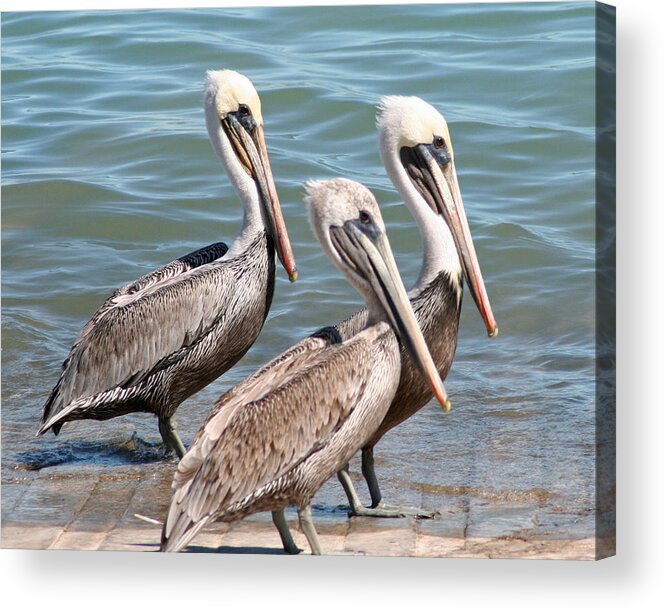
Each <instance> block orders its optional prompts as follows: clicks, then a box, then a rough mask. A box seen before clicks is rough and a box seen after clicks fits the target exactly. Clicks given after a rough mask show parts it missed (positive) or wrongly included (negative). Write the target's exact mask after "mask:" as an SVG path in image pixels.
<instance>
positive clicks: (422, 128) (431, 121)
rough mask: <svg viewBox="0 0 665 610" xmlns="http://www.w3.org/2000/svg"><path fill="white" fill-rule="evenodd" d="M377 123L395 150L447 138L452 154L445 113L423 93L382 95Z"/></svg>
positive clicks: (383, 135)
mask: <svg viewBox="0 0 665 610" xmlns="http://www.w3.org/2000/svg"><path fill="white" fill-rule="evenodd" d="M376 124H377V127H378V129H379V132H380V133H381V134H382V137H384V138H386V140H387V142H389V143H390V145H391V147H392V148H393V150H400V149H401V148H403V147H407V148H412V147H414V146H417V145H418V144H430V143H432V142H433V141H434V139H435V138H437V137H439V138H443V139H444V141H445V143H446V146H447V147H448V150H449V152H450V155H451V158H452V152H453V147H452V143H451V141H450V133H449V131H448V124H447V123H446V120H445V119H444V118H443V116H441V113H440V112H439V111H438V110H436V109H435V108H434V107H432V106H430V105H429V104H428V103H427V102H425V101H424V100H421V99H420V98H419V97H405V96H400V95H390V96H387V97H384V98H382V99H381V102H380V104H379V107H378V114H377V119H376Z"/></svg>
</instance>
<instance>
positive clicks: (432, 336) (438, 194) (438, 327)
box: [335, 96, 498, 517]
mask: <svg viewBox="0 0 665 610" xmlns="http://www.w3.org/2000/svg"><path fill="white" fill-rule="evenodd" d="M377 127H378V130H379V149H380V154H381V160H382V161H383V164H384V166H385V168H386V172H387V173H388V176H389V178H390V180H391V181H392V183H393V184H394V185H395V187H396V188H397V190H398V191H399V193H400V195H401V196H402V198H403V199H404V202H405V203H406V205H407V207H408V208H409V210H410V212H411V214H412V215H413V217H414V218H415V220H416V223H417V224H418V228H419V230H420V233H421V235H422V241H423V249H424V252H423V262H422V266H421V270H420V275H419V277H418V279H417V281H416V283H415V285H414V286H413V288H412V289H411V290H410V291H409V298H410V301H411V306H412V308H413V311H414V312H415V315H416V319H417V321H418V324H419V326H420V328H421V329H422V332H423V335H424V337H425V340H426V342H427V345H428V347H429V351H430V353H431V355H432V357H433V359H434V362H435V364H436V368H437V371H438V373H439V375H440V377H441V379H445V378H446V376H447V375H448V371H449V370H450V366H451V364H452V362H453V358H454V356H455V349H456V347H457V332H458V328H459V319H460V312H461V308H462V288H463V280H464V279H466V283H467V285H468V287H469V290H470V292H471V295H472V296H473V299H474V301H475V303H476V306H477V307H478V310H479V311H480V314H481V316H482V318H483V320H484V322H485V326H486V329H487V333H488V336H489V337H492V338H494V337H496V336H497V335H498V327H497V325H496V322H495V320H494V315H493V313H492V308H491V306H490V302H489V298H488V296H487V291H486V289H485V283H484V281H483V277H482V274H481V271H480V265H479V263H478V257H477V255H476V251H475V247H474V245H473V240H472V238H471V231H470V230H469V224H468V222H467V219H466V213H465V211H464V204H463V202H462V196H461V193H460V188H459V184H458V181H457V173H456V171H455V159H454V154H453V146H452V142H451V138H450V133H449V130H448V124H447V123H446V121H445V119H444V118H443V116H442V115H441V114H440V113H439V112H438V111H437V110H436V109H435V108H434V107H432V106H431V105H430V104H428V103H427V102H425V101H423V100H422V99H420V98H418V97H402V96H388V97H384V98H383V99H382V100H381V103H380V104H379V111H378V117H377ZM366 317H367V312H366V310H361V311H359V312H357V313H356V314H354V315H352V316H351V317H350V318H347V319H346V320H344V321H343V322H341V323H340V324H338V325H337V326H336V327H335V330H337V332H338V333H339V335H340V336H341V338H342V339H343V340H347V339H348V338H349V337H352V336H353V335H354V334H355V333H356V332H358V330H359V329H360V328H362V327H363V325H364V324H365V320H366ZM403 351H404V350H403ZM431 398H432V392H431V391H430V388H429V387H428V385H427V384H426V383H424V382H423V380H422V378H421V376H420V374H419V372H418V369H417V367H416V366H415V365H414V362H413V361H412V360H411V359H410V358H409V357H408V356H406V355H405V354H403V357H402V371H401V376H400V380H399V387H398V389H397V392H396V394H395V397H394V398H393V401H392V403H391V405H390V408H389V409H388V412H387V414H386V416H385V417H384V419H383V421H382V422H381V424H380V425H379V426H378V427H377V429H376V430H375V431H374V432H373V433H372V434H371V436H370V437H369V438H368V439H367V441H366V442H365V444H364V445H363V447H362V459H361V465H362V466H361V467H362V473H363V476H364V478H365V480H366V482H367V486H368V489H369V492H370V497H371V506H370V507H365V506H363V504H362V503H361V501H360V499H359V498H358V495H357V493H356V491H355V489H354V486H353V483H352V481H351V478H350V476H349V474H348V467H347V468H345V469H342V470H341V471H340V472H339V473H338V477H339V479H340V482H341V483H342V486H343V487H344V490H345V492H346V495H347V498H348V500H349V505H350V512H351V514H352V515H357V516H374V517H400V516H406V515H414V516H418V517H431V516H433V515H434V514H435V513H430V512H428V511H422V510H420V509H414V508H408V507H400V506H390V505H386V504H385V503H383V501H382V496H381V489H380V487H379V483H378V479H377V477H376V473H375V470H374V447H375V445H376V444H377V443H378V442H379V440H381V438H382V437H383V435H384V434H385V433H386V432H388V431H389V430H392V429H393V428H394V427H395V426H397V425H398V424H400V423H402V422H403V421H404V420H406V419H407V418H409V417H411V416H412V415H414V414H415V413H416V412H417V411H419V410H420V409H421V408H422V407H424V406H425V405H426V404H427V403H428V402H429V401H430V399H431Z"/></svg>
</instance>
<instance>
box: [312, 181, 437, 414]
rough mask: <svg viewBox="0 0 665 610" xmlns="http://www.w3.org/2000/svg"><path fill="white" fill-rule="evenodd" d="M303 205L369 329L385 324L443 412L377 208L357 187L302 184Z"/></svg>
mask: <svg viewBox="0 0 665 610" xmlns="http://www.w3.org/2000/svg"><path fill="white" fill-rule="evenodd" d="M305 189H306V193H307V194H306V197H305V201H306V202H307V204H308V205H309V218H310V223H311V225H312V229H313V230H314V233H315V234H316V236H317V237H318V239H319V241H320V242H321V245H322V246H323V249H324V251H325V253H326V254H327V255H328V257H329V258H330V259H331V260H332V261H333V262H334V263H335V265H336V266H337V267H338V268H339V269H340V270H341V271H342V272H343V273H344V274H345V275H346V276H347V277H348V279H349V281H350V282H351V283H352V284H353V285H354V286H355V287H356V288H357V289H358V290H359V291H360V292H361V293H362V294H363V296H364V297H365V300H366V301H367V308H368V313H369V316H368V320H369V324H373V323H375V322H377V321H378V320H381V319H385V320H388V321H389V322H390V324H391V325H392V327H393V329H394V330H395V332H396V333H397V335H398V337H399V338H400V339H401V341H402V342H403V343H404V344H405V345H406V347H407V349H408V350H409V352H410V353H411V355H412V357H413V358H414V361H415V362H416V363H417V365H418V366H419V367H420V370H421V371H422V372H423V374H424V375H425V377H426V378H427V379H428V381H429V382H430V385H431V386H432V390H433V391H434V394H435V395H436V396H437V398H438V399H439V401H440V402H441V404H442V405H444V407H445V408H446V409H449V408H450V403H449V402H448V399H447V397H446V392H445V389H444V387H443V383H442V382H441V379H440V377H439V374H438V372H437V370H436V367H435V366H434V362H433V361H432V357H431V356H430V353H429V350H428V348H427V344H426V343H425V339H424V338H423V335H422V332H421V331H420V328H419V326H418V322H417V321H416V317H415V315H414V313H413V310H412V309H411V303H410V302H409V297H408V296H407V294H406V289H405V288H404V284H403V283H402V279H401V278H400V275H399V271H398V270H397V265H396V264H395V259H394V258H393V254H392V251H391V249H390V244H389V242H388V238H387V236H386V228H385V225H384V223H383V218H381V212H380V211H379V205H378V204H377V202H376V199H375V198H374V196H373V195H372V193H370V192H369V190H367V188H365V187H364V186H363V185H362V184H358V183H357V182H353V181H351V180H346V179H343V178H337V179H334V180H322V181H316V182H308V183H307V184H306V185H305Z"/></svg>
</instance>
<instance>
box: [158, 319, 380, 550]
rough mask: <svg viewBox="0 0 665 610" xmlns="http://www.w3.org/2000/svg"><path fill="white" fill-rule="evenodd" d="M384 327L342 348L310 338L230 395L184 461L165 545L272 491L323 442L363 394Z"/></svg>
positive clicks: (175, 545)
mask: <svg viewBox="0 0 665 610" xmlns="http://www.w3.org/2000/svg"><path fill="white" fill-rule="evenodd" d="M381 326H382V331H383V332H385V330H386V329H387V326H385V325H381ZM379 332H381V331H380V330H379V329H377V327H373V328H372V329H369V330H367V331H365V332H363V333H360V334H359V335H357V336H356V337H354V338H353V339H352V340H350V341H348V342H346V343H343V344H338V345H330V344H329V342H328V341H326V340H325V339H321V338H312V337H310V338H308V339H306V340H305V341H303V342H301V343H300V344H298V345H297V346H295V348H292V350H289V352H287V353H285V354H283V355H282V356H280V357H278V358H277V359H276V360H275V361H273V362H274V363H275V364H274V366H271V365H273V363H271V364H269V365H267V366H266V367H264V368H263V369H262V371H260V372H259V373H257V374H255V375H253V376H251V377H250V378H248V379H247V380H246V381H245V382H242V383H241V384H239V385H238V386H237V387H236V388H234V389H233V390H231V391H230V392H228V393H227V394H225V395H224V396H223V397H222V401H223V404H222V405H220V404H219V403H218V405H216V406H215V413H214V415H212V417H210V418H209V419H208V421H207V422H206V424H205V425H204V427H203V428H202V429H201V431H200V432H199V434H198V436H197V438H196V440H195V442H194V443H193V444H192V447H191V448H190V450H189V451H188V452H187V454H186V455H185V456H184V458H183V459H182V460H181V461H180V463H179V464H178V470H177V472H176V475H175V478H174V481H173V498H172V500H171V507H170V510H169V513H168V517H167V519H166V522H165V525H164V530H163V533H162V536H163V539H162V548H164V549H165V550H178V549H179V548H182V547H183V546H185V545H186V544H187V542H188V541H189V540H190V539H191V538H192V537H193V535H194V534H195V533H196V532H197V531H198V530H199V529H200V527H201V526H202V525H203V524H205V523H206V522H208V521H209V520H211V519H215V518H218V517H220V516H223V515H224V513H225V512H233V511H234V510H237V508H238V507H240V506H242V505H243V504H244V503H251V502H252V500H253V499H255V498H258V497H260V496H261V495H262V494H269V493H270V491H271V489H274V488H275V486H277V485H279V481H280V478H281V477H284V476H286V475H287V474H288V473H289V471H290V470H291V469H293V468H294V467H295V466H297V465H298V464H300V463H301V462H302V461H303V460H304V459H306V458H307V457H308V456H309V455H311V454H312V453H313V452H315V451H317V450H318V449H319V448H320V447H322V446H324V445H325V444H326V442H327V441H328V439H329V438H330V436H331V435H332V434H333V433H334V432H335V430H337V429H338V428H339V426H341V425H342V423H343V422H344V421H345V420H346V418H348V417H349V416H350V414H351V413H352V411H353V409H354V408H355V407H356V405H357V404H358V402H359V399H360V397H361V396H362V395H363V393H364V392H365V383H366V380H367V379H368V378H369V377H370V373H371V369H372V367H373V366H375V365H376V362H377V361H379V360H380V359H379V358H377V354H376V353H375V350H377V349H381V347H380V345H379V344H380V342H379V341H375V339H376V336H377V333H379Z"/></svg>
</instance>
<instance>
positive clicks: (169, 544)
mask: <svg viewBox="0 0 665 610" xmlns="http://www.w3.org/2000/svg"><path fill="white" fill-rule="evenodd" d="M306 190H307V196H306V201H307V202H308V204H309V210H310V223H311V224H312V228H313V229H314V232H315V233H316V235H317V237H318V239H319V241H320V242H321V245H322V246H323V249H324V251H325V252H326V254H327V256H328V257H329V258H330V259H331V260H332V261H333V263H334V264H335V265H336V266H337V267H338V268H339V269H340V270H341V271H342V272H343V273H344V274H345V275H346V277H347V278H348V280H349V282H350V283H351V284H352V285H353V286H354V287H355V288H357V289H358V290H359V291H360V292H361V293H362V294H363V295H364V297H365V300H366V303H367V311H368V315H367V323H366V325H365V328H364V329H363V330H362V331H360V332H358V333H356V334H355V335H354V336H353V337H351V338H350V339H349V340H348V341H345V342H343V343H331V342H330V341H329V340H326V339H325V338H321V337H309V338H307V339H305V340H303V341H301V342H300V343H298V344H296V345H295V346H294V347H292V348H290V349H289V350H287V351H286V352H284V353H283V354H281V355H280V356H278V357H277V358H276V359H274V360H273V361H272V362H270V363H269V364H267V365H266V366H265V367H263V368H262V369H260V370H259V371H258V372H256V373H255V374H253V375H251V376H250V377H248V378H247V379H246V380H245V381H243V382H241V383H240V384H239V385H237V386H236V387H235V388H232V389H231V390H229V391H228V392H227V393H226V394H224V395H223V396H222V397H221V398H220V399H219V400H218V402H217V403H216V404H215V406H214V407H213V409H212V411H211V412H210V414H209V416H208V418H207V420H206V422H205V423H204V425H203V427H202V428H201V430H199V432H198V434H197V436H196V439H195V440H194V442H193V443H192V446H191V447H190V449H189V451H188V452H187V454H186V455H185V457H184V458H183V459H182V460H181V461H180V463H179V464H178V468H177V471H176V474H175V477H174V480H173V485H172V490H173V495H172V499H171V504H170V508H169V510H168V514H167V517H166V520H165V522H164V526H163V529H162V541H161V547H160V548H161V550H162V551H178V550H180V549H182V548H184V547H185V546H186V545H187V544H188V543H189V542H190V541H191V540H192V538H193V537H194V536H195V535H196V533H197V532H198V531H199V530H200V529H201V528H202V527H204V526H205V525H206V524H207V523H210V522H212V521H234V520H237V519H241V518H243V517H244V516H246V515H249V514H251V513H255V512H259V511H265V510H271V511H274V512H273V515H275V514H277V515H280V514H281V512H280V511H281V510H282V509H284V508H285V507H287V506H291V505H295V506H296V507H297V509H298V516H299V519H300V523H301V527H302V530H303V532H304V533H305V536H306V537H307V541H308V542H309V545H310V548H311V551H312V554H321V546H320V544H319V541H318V537H317V534H316V530H315V528H314V525H313V523H312V518H311V509H310V502H311V499H312V497H313V495H314V493H315V492H316V491H317V490H318V489H319V488H320V487H321V485H322V484H323V483H324V482H325V481H326V480H327V479H328V478H330V477H331V476H332V475H334V474H335V472H337V471H338V470H339V469H340V468H341V467H342V466H343V465H344V464H346V463H347V462H348V460H349V459H350V458H351V456H352V455H353V454H354V453H355V452H356V451H357V450H358V449H359V448H360V447H361V446H363V444H364V443H365V441H366V439H367V438H368V436H369V435H371V434H372V432H373V431H374V430H375V429H376V427H377V426H378V425H379V424H380V423H381V421H382V419H383V418H384V416H385V414H386V412H387V409H388V407H389V405H390V403H391V401H392V399H393V396H394V393H395V390H396V389H397V385H398V382H399V376H400V370H401V364H400V359H401V355H400V347H399V345H400V343H399V342H400V341H401V342H402V344H403V345H405V347H406V349H407V350H408V351H409V353H410V354H411V355H412V357H413V358H414V361H415V362H416V363H417V366H419V367H420V370H421V371H422V373H423V374H424V376H425V377H426V379H427V382H428V383H429V384H430V385H431V386H432V391H433V392H434V394H435V395H436V396H437V398H438V399H439V400H440V401H441V403H442V404H443V405H445V406H446V408H449V407H450V405H449V403H448V401H447V397H446V394H445V389H444V387H443V384H442V382H441V380H440V378H439V375H438V373H437V372H436V369H435V367H434V363H433V362H432V359H431V356H430V355H429V352H428V351H427V346H426V344H425V341H424V339H423V337H422V334H421V333H420V329H419V328H418V324H417V322H416V319H415V317H414V314H413V311H412V310H411V306H410V304H409V299H408V296H407V294H406V291H405V289H404V286H403V285H402V281H401V279H400V276H399V272H398V271H397V267H396V265H395V261H394V259H393V256H392V252H391V250H390V245H389V243H388V239H387V237H386V235H385V227H384V224H383V221H382V219H381V214H380V212H379V207H378V205H377V203H376V200H375V199H374V197H373V196H372V194H371V193H370V192H369V191H368V190H367V189H366V188H365V187H364V186H362V185H360V184H358V183H357V182H352V181H350V180H345V179H335V180H326V181H320V182H310V183H308V184H307V185H306ZM398 337H399V339H398ZM276 524H277V525H278V528H279V529H280V534H285V535H286V536H287V537H288V539H289V541H290V544H291V545H293V541H292V539H290V534H289V533H288V527H286V525H285V523H284V522H283V523H282V526H281V527H280V525H279V524H278V523H277V521H276ZM282 541H283V542H284V536H283V537H282ZM293 546H295V545H293Z"/></svg>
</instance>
